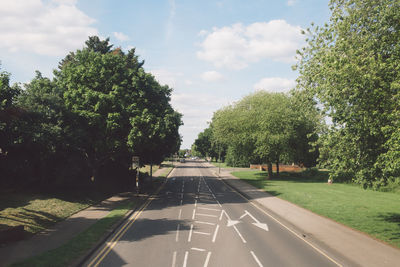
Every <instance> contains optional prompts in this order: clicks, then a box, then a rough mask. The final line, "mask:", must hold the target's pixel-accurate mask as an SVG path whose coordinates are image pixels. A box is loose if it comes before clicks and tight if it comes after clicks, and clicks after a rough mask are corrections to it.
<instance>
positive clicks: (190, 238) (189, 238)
mask: <svg viewBox="0 0 400 267" xmlns="http://www.w3.org/2000/svg"><path fill="white" fill-rule="evenodd" d="M192 233H193V224H191V225H190V232H189V237H188V242H190V241H191V240H192Z"/></svg>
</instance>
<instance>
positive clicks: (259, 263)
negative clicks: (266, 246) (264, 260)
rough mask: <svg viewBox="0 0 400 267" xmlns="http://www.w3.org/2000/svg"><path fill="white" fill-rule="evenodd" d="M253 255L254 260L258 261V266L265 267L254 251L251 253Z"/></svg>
mask: <svg viewBox="0 0 400 267" xmlns="http://www.w3.org/2000/svg"><path fill="white" fill-rule="evenodd" d="M250 253H251V255H252V256H253V258H254V259H255V260H256V262H257V264H258V266H259V267H263V265H262V264H261V262H260V261H259V260H258V258H257V256H256V254H254V252H253V251H250Z"/></svg>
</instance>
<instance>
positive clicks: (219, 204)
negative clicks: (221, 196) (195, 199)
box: [216, 199, 222, 208]
mask: <svg viewBox="0 0 400 267" xmlns="http://www.w3.org/2000/svg"><path fill="white" fill-rule="evenodd" d="M216 201H217V203H218V206H220V207H221V208H222V205H221V203H219V201H218V200H217V199H216Z"/></svg>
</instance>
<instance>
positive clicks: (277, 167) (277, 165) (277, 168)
mask: <svg viewBox="0 0 400 267" xmlns="http://www.w3.org/2000/svg"><path fill="white" fill-rule="evenodd" d="M276 176H279V160H277V161H276Z"/></svg>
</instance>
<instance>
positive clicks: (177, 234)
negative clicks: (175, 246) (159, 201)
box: [175, 223, 181, 242]
mask: <svg viewBox="0 0 400 267" xmlns="http://www.w3.org/2000/svg"><path fill="white" fill-rule="evenodd" d="M180 227H181V225H180V224H179V223H178V227H177V228H176V235H175V241H176V242H178V238H179V228H180Z"/></svg>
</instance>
